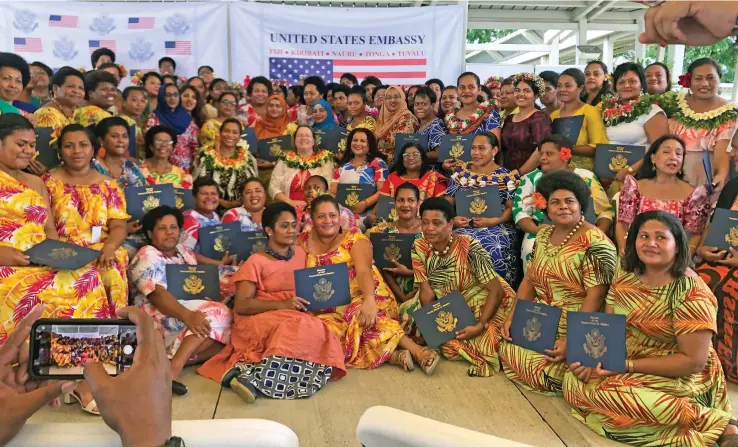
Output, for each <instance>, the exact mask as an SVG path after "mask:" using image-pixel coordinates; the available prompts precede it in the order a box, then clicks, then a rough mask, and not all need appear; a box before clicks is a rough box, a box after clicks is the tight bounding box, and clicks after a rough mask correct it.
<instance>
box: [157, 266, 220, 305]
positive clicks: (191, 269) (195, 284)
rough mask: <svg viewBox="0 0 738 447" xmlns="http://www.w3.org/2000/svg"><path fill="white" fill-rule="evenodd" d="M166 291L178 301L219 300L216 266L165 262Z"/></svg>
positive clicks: (218, 281)
mask: <svg viewBox="0 0 738 447" xmlns="http://www.w3.org/2000/svg"><path fill="white" fill-rule="evenodd" d="M167 291H168V292H169V293H171V294H172V296H174V297H175V298H176V299H177V300H179V301H190V300H204V299H205V298H210V299H211V300H212V301H220V280H219V279H218V266H217V265H186V264H184V265H183V264H167Z"/></svg>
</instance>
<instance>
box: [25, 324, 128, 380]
mask: <svg viewBox="0 0 738 447" xmlns="http://www.w3.org/2000/svg"><path fill="white" fill-rule="evenodd" d="M136 345H137V340H136V325H134V324H133V323H132V322H131V321H130V320H118V319H75V318H72V319H49V318H42V319H40V320H37V321H36V322H35V323H34V324H33V327H32V328H31V336H30V348H31V351H30V358H29V359H28V369H29V371H28V374H29V375H30V376H31V377H32V378H34V379H37V380H55V379H64V380H74V379H82V378H83V377H84V376H83V374H82V371H83V367H84V365H86V364H88V363H102V365H103V366H104V367H105V370H106V371H107V372H108V373H109V374H110V375H113V376H115V375H118V374H120V373H122V372H124V371H125V370H127V369H128V368H130V367H131V366H133V354H134V353H135V352H136Z"/></svg>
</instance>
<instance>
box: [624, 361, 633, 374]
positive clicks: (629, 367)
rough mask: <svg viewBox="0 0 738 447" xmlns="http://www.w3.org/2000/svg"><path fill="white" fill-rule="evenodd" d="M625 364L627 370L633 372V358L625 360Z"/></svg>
mask: <svg viewBox="0 0 738 447" xmlns="http://www.w3.org/2000/svg"><path fill="white" fill-rule="evenodd" d="M625 364H626V365H627V368H628V372H629V373H632V372H633V360H628V361H626V362H625Z"/></svg>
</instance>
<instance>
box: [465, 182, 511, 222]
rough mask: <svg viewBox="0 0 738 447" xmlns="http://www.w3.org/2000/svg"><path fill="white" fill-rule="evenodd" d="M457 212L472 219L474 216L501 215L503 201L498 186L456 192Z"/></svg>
mask: <svg viewBox="0 0 738 447" xmlns="http://www.w3.org/2000/svg"><path fill="white" fill-rule="evenodd" d="M454 199H456V214H457V215H459V216H462V217H468V218H470V219H472V218H474V217H501V216H502V202H501V201H500V193H499V191H498V190H497V186H495V185H492V186H485V187H483V188H470V189H463V188H459V190H458V191H457V192H456V194H454Z"/></svg>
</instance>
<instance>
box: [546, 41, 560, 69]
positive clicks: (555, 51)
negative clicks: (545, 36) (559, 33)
mask: <svg viewBox="0 0 738 447" xmlns="http://www.w3.org/2000/svg"><path fill="white" fill-rule="evenodd" d="M548 63H549V64H550V65H559V38H558V37H556V38H555V39H554V40H553V41H552V42H551V52H550V53H549V54H548Z"/></svg>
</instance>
